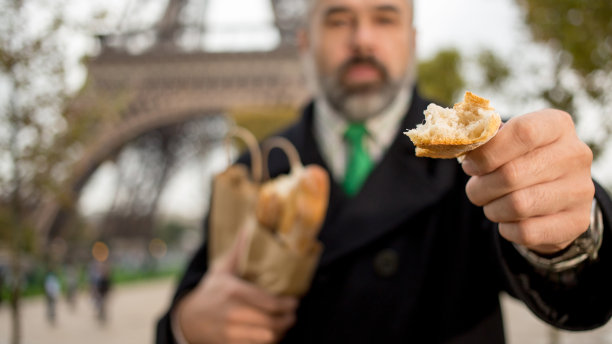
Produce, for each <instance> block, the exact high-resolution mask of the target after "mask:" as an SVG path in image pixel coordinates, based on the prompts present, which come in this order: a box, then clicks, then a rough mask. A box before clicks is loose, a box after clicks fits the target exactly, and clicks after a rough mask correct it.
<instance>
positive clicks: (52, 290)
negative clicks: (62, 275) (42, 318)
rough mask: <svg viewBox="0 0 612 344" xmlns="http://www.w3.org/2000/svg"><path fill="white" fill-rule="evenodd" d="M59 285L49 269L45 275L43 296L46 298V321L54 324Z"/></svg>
mask: <svg viewBox="0 0 612 344" xmlns="http://www.w3.org/2000/svg"><path fill="white" fill-rule="evenodd" d="M60 291H61V285H60V282H59V279H58V278H57V276H56V275H55V273H54V272H53V271H49V272H48V273H47V276H46V277H45V297H46V300H47V321H48V322H49V324H51V325H55V319H56V306H57V299H58V298H59V296H60Z"/></svg>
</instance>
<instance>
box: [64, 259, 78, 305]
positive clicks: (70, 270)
mask: <svg viewBox="0 0 612 344" xmlns="http://www.w3.org/2000/svg"><path fill="white" fill-rule="evenodd" d="M78 275H79V274H78V271H77V269H76V267H75V266H74V265H68V266H67V267H66V272H65V280H66V301H67V302H68V305H69V306H70V309H73V310H74V308H75V305H76V294H77V290H78V287H79V276H78Z"/></svg>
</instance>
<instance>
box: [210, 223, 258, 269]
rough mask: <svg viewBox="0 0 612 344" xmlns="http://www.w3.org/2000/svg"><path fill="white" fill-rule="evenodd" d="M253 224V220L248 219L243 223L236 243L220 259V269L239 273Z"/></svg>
mask: <svg viewBox="0 0 612 344" xmlns="http://www.w3.org/2000/svg"><path fill="white" fill-rule="evenodd" d="M253 225H254V223H253V221H249V220H247V221H245V223H244V224H243V225H242V227H241V229H240V230H238V232H237V233H236V237H235V238H234V243H233V244H232V246H231V247H230V249H229V250H228V251H227V252H226V253H225V255H224V257H222V258H221V259H220V261H219V265H218V270H219V271H221V272H226V273H230V274H232V275H238V273H239V271H238V269H239V266H240V261H241V260H242V257H243V255H244V251H245V249H246V244H247V240H246V239H247V231H248V230H250V229H251V228H250V227H251V226H253Z"/></svg>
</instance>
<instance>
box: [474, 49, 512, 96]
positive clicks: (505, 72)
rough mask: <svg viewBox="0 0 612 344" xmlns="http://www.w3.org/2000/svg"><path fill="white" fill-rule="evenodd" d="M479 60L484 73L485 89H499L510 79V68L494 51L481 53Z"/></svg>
mask: <svg viewBox="0 0 612 344" xmlns="http://www.w3.org/2000/svg"><path fill="white" fill-rule="evenodd" d="M477 60H478V65H479V67H480V69H481V70H482V73H483V79H484V80H483V86H484V87H490V88H494V89H499V88H501V87H502V84H503V83H504V81H506V80H507V79H508V78H509V77H510V74H511V71H510V67H508V65H507V64H506V63H505V62H504V61H503V60H502V59H501V58H500V57H498V56H497V55H496V54H495V53H494V52H493V51H492V50H488V49H487V50H483V51H481V52H480V53H479V54H478V58H477Z"/></svg>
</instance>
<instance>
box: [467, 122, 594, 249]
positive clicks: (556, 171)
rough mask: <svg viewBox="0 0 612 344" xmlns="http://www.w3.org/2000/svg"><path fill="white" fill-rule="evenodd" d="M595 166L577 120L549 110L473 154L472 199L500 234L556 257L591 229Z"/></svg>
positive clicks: (509, 129) (511, 128) (510, 127)
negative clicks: (579, 137) (592, 163)
mask: <svg viewBox="0 0 612 344" xmlns="http://www.w3.org/2000/svg"><path fill="white" fill-rule="evenodd" d="M592 160H593V154H592V152H591V150H590V149H589V148H588V147H587V145H586V144H584V143H583V142H582V141H580V140H579V139H578V137H577V136H576V133H575V129H574V124H573V122H572V119H571V117H570V116H569V115H568V114H567V113H565V112H562V111H558V110H542V111H538V112H533V113H530V114H526V115H523V116H520V117H516V118H513V119H511V120H510V121H508V123H506V124H505V125H503V126H502V128H500V130H499V132H498V134H497V135H496V136H495V137H494V138H493V139H491V141H489V142H488V143H487V144H485V145H483V146H481V147H479V148H478V149H475V150H474V151H472V152H470V153H468V154H467V155H466V158H465V160H464V161H463V163H462V166H463V170H464V171H465V173H467V174H468V175H470V176H472V178H470V180H469V181H468V183H467V185H466V192H467V196H468V198H469V199H470V201H471V202H472V203H474V204H475V205H478V206H483V207H484V213H485V216H486V217H487V218H488V219H489V220H491V221H493V222H498V223H499V231H500V234H501V235H502V236H503V237H504V238H506V239H507V240H509V241H512V242H515V243H517V244H520V245H523V246H526V247H527V248H529V249H531V250H534V251H536V252H539V253H543V254H549V253H554V252H557V251H559V250H562V249H563V248H565V247H567V246H568V245H569V244H571V243H572V241H574V240H575V239H576V238H577V237H578V236H580V234H582V233H583V232H585V231H586V230H587V228H588V227H589V219H590V208H591V202H592V200H593V196H594V194H595V186H594V185H593V181H592V180H591V162H592Z"/></svg>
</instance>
